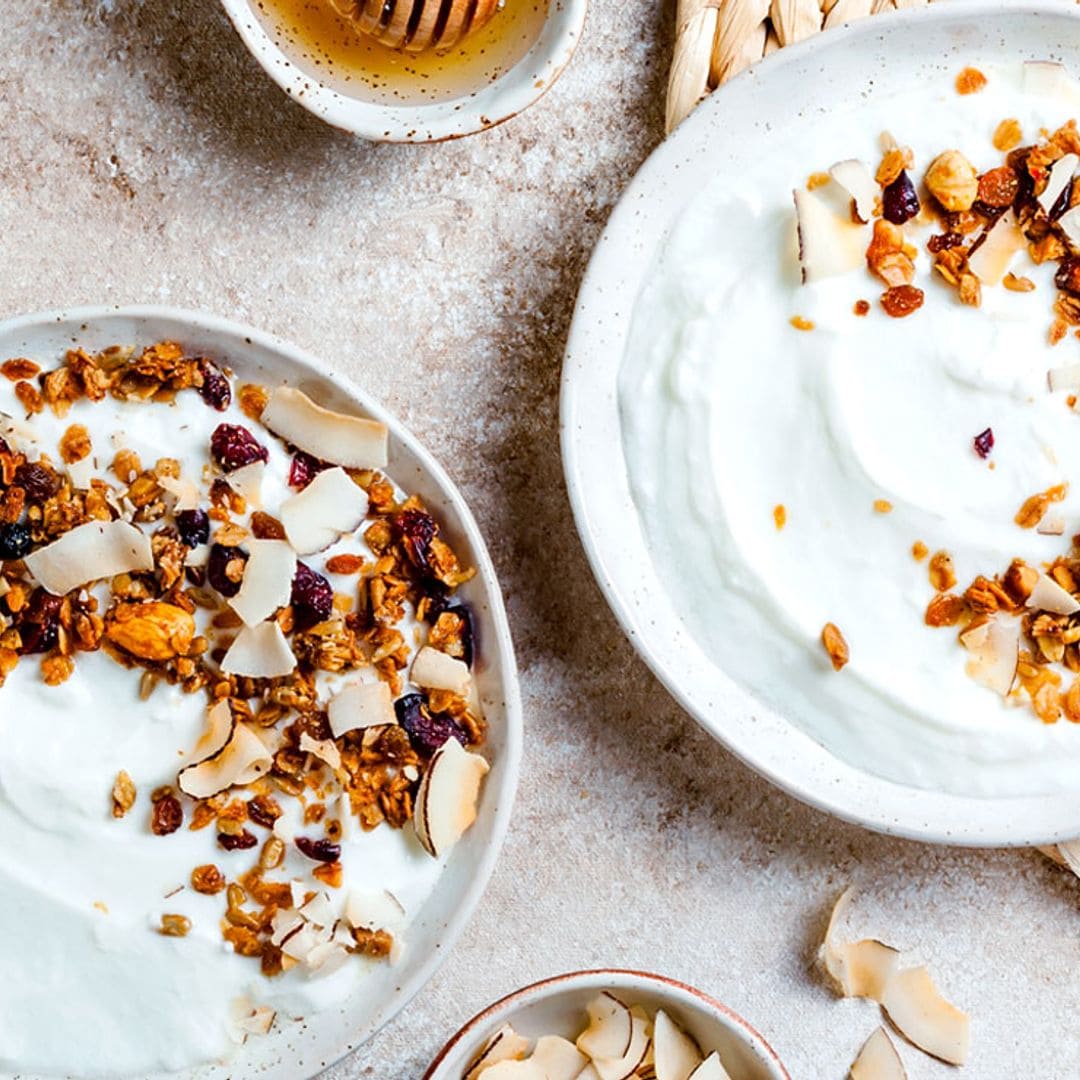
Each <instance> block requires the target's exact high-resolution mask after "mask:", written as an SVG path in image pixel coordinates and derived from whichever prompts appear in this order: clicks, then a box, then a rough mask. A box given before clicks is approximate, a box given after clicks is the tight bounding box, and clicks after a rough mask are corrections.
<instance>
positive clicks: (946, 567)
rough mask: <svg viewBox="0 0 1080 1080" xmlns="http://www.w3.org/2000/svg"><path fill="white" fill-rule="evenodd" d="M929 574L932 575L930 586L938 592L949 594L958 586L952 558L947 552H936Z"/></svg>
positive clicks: (928, 570) (931, 561) (928, 569)
mask: <svg viewBox="0 0 1080 1080" xmlns="http://www.w3.org/2000/svg"><path fill="white" fill-rule="evenodd" d="M927 572H928V573H929V575H930V584H931V585H932V586H933V587H934V589H935V590H936V591H937V592H948V591H949V590H950V589H951V588H952V587H953V586H954V585H955V584H956V571H955V570H954V569H953V561H952V556H951V555H950V554H949V553H948V552H947V551H936V552H934V556H933V558H932V559H931V560H930V565H929V567H928V568H927Z"/></svg>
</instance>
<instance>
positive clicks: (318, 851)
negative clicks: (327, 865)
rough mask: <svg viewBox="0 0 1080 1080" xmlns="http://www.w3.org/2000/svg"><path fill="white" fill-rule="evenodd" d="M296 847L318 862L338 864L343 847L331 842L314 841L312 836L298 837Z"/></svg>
mask: <svg viewBox="0 0 1080 1080" xmlns="http://www.w3.org/2000/svg"><path fill="white" fill-rule="evenodd" d="M295 843H296V846H297V847H298V848H299V849H300V850H301V851H302V852H303V853H304V854H305V855H306V856H307V857H308V858H309V859H314V860H315V861H316V862H337V861H338V859H340V858H341V845H340V844H334V843H331V842H330V841H329V840H312V839H311V837H310V836H298V837H296V841H295Z"/></svg>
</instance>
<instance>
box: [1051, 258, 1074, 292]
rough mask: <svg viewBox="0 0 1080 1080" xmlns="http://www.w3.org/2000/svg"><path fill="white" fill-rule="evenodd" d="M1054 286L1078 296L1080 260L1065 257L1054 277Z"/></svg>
mask: <svg viewBox="0 0 1080 1080" xmlns="http://www.w3.org/2000/svg"><path fill="white" fill-rule="evenodd" d="M1054 284H1055V285H1056V286H1057V287H1058V288H1059V289H1062V290H1064V291H1065V292H1067V293H1072V294H1073V295H1074V296H1080V258H1077V257H1076V256H1075V255H1067V256H1066V257H1065V258H1064V259H1062V260H1061V264H1060V265H1059V266H1058V269H1057V273H1056V274H1055V275H1054Z"/></svg>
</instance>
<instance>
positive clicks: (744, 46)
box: [666, 0, 930, 132]
mask: <svg viewBox="0 0 1080 1080" xmlns="http://www.w3.org/2000/svg"><path fill="white" fill-rule="evenodd" d="M929 2H930V0H771V2H770V0H679V7H678V25H677V28H676V31H675V55H674V57H673V59H672V62H671V76H670V79H669V81H668V97H667V118H666V124H667V130H668V132H671V131H672V130H673V129H674V128H676V127H678V125H679V124H680V123H682V121H683V120H684V119H685V118H686V117H687V115H688V114H689V113H690V112H691V111H692V110H693V108H694V106H695V105H697V103H698V102H699V101H701V99H702V98H703V97H705V96H706V95H707V94H708V93H709V91H710V90H713V89H715V88H716V87H717V86H719V85H720V84H721V83H723V82H726V81H727V80H728V79H730V78H732V76H734V75H738V73H739V72H740V71H743V70H744V69H746V68H748V67H749V66H750V65H751V64H753V63H754V62H755V61H756V60H760V59H761V58H762V57H763V56H767V55H768V54H769V53H771V52H772V51H773V50H775V49H779V48H781V47H782V46H784V45H791V44H792V43H793V42H796V41H802V39H803V38H808V37H810V35H811V34H816V33H818V32H820V31H821V30H828V29H829V28H830V27H833V26H839V25H840V24H841V23H846V22H851V20H852V19H861V18H863V17H864V16H867V15H877V14H880V13H881V12H882V11H894V10H896V8H908V7H922V6H924V5H925V4H928V3H929Z"/></svg>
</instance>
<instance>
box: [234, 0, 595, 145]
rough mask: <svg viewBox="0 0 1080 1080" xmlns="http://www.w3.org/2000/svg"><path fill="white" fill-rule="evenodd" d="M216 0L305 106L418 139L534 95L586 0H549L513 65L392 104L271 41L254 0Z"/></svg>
mask: <svg viewBox="0 0 1080 1080" xmlns="http://www.w3.org/2000/svg"><path fill="white" fill-rule="evenodd" d="M221 2H222V6H223V7H224V8H225V12H226V14H227V15H228V16H229V18H230V20H231V21H232V24H233V26H234V27H236V31H237V33H238V34H239V35H240V37H241V38H242V39H243V41H244V44H245V45H246V46H247V47H248V49H249V51H250V52H251V54H252V55H253V56H254V57H255V59H256V60H258V62H259V63H260V64H261V65H262V68H263V70H264V71H265V72H266V73H267V75H269V76H270V78H271V79H273V80H274V82H276V83H277V84H278V86H280V87H281V89H282V90H284V91H285V92H286V93H287V94H289V95H290V96H291V97H292V98H293V100H294V101H296V102H298V103H299V104H301V105H303V106H304V108H305V109H307V110H309V111H310V112H312V113H314V114H315V115H316V116H318V117H319V118H320V119H322V120H325V121H326V122H327V123H328V124H332V125H333V126H334V127H338V128H343V129H344V130H345V131H351V132H353V133H354V134H356V135H361V136H363V137H364V138H365V139H372V140H374V141H376V142H406V143H426V142H439V141H441V140H444V139H457V138H461V137H462V136H464V135H472V134H475V133H476V132H479V131H486V130H487V129H488V128H491V127H494V126H495V125H496V124H501V123H503V122H504V121H506V120H509V119H511V118H512V117H514V116H516V115H517V114H518V113H519V112H521V111H522V110H523V109H526V108H528V106H530V105H531V104H532V103H533V102H534V101H536V100H537V99H538V98H540V97H542V96H543V95H544V94H545V93H546V92H547V91H548V90H549V89H550V88H551V86H552V84H553V83H554V82H555V80H556V79H558V77H559V76H560V75H561V74H562V71H563V69H564V68H565V67H566V65H567V64H568V63H569V62H570V58H571V57H572V56H573V55H574V50H575V49H576V48H577V44H578V41H579V40H580V38H581V32H582V28H583V27H584V24H585V10H586V7H587V3H588V0H550V3H549V7H548V13H547V18H546V19H545V21H544V25H543V28H542V29H541V31H540V35H539V37H538V38H537V39H536V41H535V42H534V43H533V45H532V47H531V48H530V49H529V51H528V52H527V53H526V54H525V55H524V56H523V57H522V58H521V59H520V60H519V61H518V62H517V63H516V64H514V66H513V67H511V68H510V69H509V70H508V71H506V72H504V73H503V74H502V75H500V76H499V77H498V78H497V79H495V80H494V81H493V82H489V83H486V84H484V85H483V86H478V87H476V88H474V89H473V90H472V91H471V92H468V93H462V94H461V95H460V96H458V97H455V98H452V99H450V100H445V101H432V102H414V103H402V104H393V105H390V104H386V103H385V102H382V101H380V100H377V99H375V98H374V97H370V96H366V95H365V90H364V88H363V87H362V86H357V87H356V88H355V89H354V90H352V91H351V92H349V93H346V92H344V91H343V90H339V89H335V88H334V87H331V86H328V85H326V84H325V83H324V82H322V81H320V78H319V73H318V69H317V68H316V67H314V66H312V65H308V64H305V63H304V62H303V60H302V59H301V58H300V56H299V55H298V54H296V53H294V52H291V51H289V50H287V49H286V48H282V46H281V45H279V44H278V42H277V40H276V39H275V36H274V34H273V33H271V32H270V31H269V30H268V29H267V26H266V25H265V24H264V22H263V21H262V20H261V19H260V18H259V17H258V16H257V15H256V14H255V11H254V10H253V4H254V3H255V0H221ZM323 2H329V0H323Z"/></svg>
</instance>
